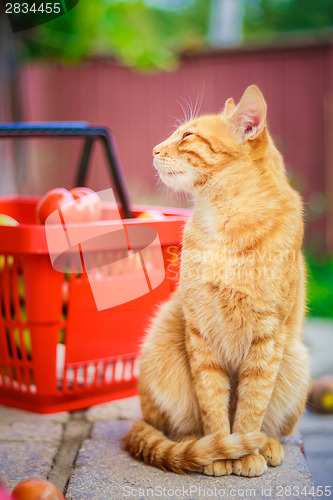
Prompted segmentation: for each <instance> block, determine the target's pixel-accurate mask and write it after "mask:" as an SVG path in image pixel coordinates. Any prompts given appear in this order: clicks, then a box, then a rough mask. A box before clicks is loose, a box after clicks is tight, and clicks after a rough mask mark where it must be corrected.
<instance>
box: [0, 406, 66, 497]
mask: <svg viewBox="0 0 333 500" xmlns="http://www.w3.org/2000/svg"><path fill="white" fill-rule="evenodd" d="M68 419H69V413H66V412H63V413H57V414H53V415H39V414H36V413H31V412H27V411H23V410H19V409H16V408H9V407H6V406H3V405H0V479H1V481H2V482H3V484H4V485H5V486H6V487H7V488H8V489H9V490H11V489H12V488H13V487H14V486H15V485H16V484H17V483H19V482H20V481H24V480H26V479H31V478H36V477H37V478H43V479H46V478H47V476H48V474H49V472H50V470H51V468H52V465H53V460H54V457H55V455H56V453H57V450H58V448H59V445H60V442H61V438H62V433H63V426H64V424H65V423H66V422H67V421H68Z"/></svg>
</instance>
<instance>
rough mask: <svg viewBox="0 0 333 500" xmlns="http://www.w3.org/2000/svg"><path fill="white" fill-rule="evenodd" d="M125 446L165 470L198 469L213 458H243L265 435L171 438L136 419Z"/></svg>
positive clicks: (125, 448) (260, 446)
mask: <svg viewBox="0 0 333 500" xmlns="http://www.w3.org/2000/svg"><path fill="white" fill-rule="evenodd" d="M123 442H124V444H123V449H124V450H126V451H128V452H129V453H130V454H131V455H132V456H133V457H134V458H136V459H137V460H141V461H144V462H145V463H146V464H148V465H153V466H154V467H158V468H159V469H162V470H164V471H166V470H170V471H173V472H177V473H183V472H184V471H198V470H200V469H202V467H203V466H204V465H208V464H210V463H212V462H213V461H214V460H221V459H232V458H240V457H242V456H243V455H246V454H248V453H251V452H253V451H254V450H256V449H257V448H262V447H263V446H264V444H265V442H266V436H265V435H264V434H262V433H261V432H249V433H247V434H229V435H228V436H225V437H222V438H221V437H218V438H217V436H216V435H215V434H211V435H208V436H204V437H201V438H195V437H194V438H188V439H185V440H183V441H172V440H171V439H169V438H167V437H166V436H165V435H164V434H163V433H162V432H161V431H159V430H157V429H156V428H155V427H153V426H152V425H150V424H148V423H147V422H145V421H144V420H136V421H135V422H134V423H133V426H132V428H131V430H130V431H129V432H128V433H127V434H126V436H125V437H124V439H123Z"/></svg>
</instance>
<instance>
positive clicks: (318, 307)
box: [305, 250, 333, 319]
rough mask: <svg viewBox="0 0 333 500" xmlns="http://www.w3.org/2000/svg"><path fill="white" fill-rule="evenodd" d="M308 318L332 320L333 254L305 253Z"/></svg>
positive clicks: (307, 251)
mask: <svg viewBox="0 0 333 500" xmlns="http://www.w3.org/2000/svg"><path fill="white" fill-rule="evenodd" d="M305 259H306V263H307V280H308V285H307V303H308V308H309V311H308V316H316V317H320V318H331V319H333V254H324V255H316V254H315V253H312V252H311V251H309V250H306V251H305Z"/></svg>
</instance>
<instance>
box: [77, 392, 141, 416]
mask: <svg viewBox="0 0 333 500" xmlns="http://www.w3.org/2000/svg"><path fill="white" fill-rule="evenodd" d="M86 417H87V419H88V420H89V421H91V422H96V421H99V420H104V421H110V420H121V419H135V418H141V408H140V400H139V398H138V397H133V398H125V399H119V400H117V401H112V402H111V403H104V404H101V405H96V406H93V407H92V408H89V409H88V410H87V414H86Z"/></svg>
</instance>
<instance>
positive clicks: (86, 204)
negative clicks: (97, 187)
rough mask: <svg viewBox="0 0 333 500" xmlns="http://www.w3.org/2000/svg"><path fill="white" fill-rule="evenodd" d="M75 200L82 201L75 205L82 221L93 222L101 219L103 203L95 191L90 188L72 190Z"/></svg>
mask: <svg viewBox="0 0 333 500" xmlns="http://www.w3.org/2000/svg"><path fill="white" fill-rule="evenodd" d="M70 192H71V194H72V196H73V198H74V200H80V201H77V202H76V203H75V206H76V207H77V209H78V211H79V212H80V217H81V220H84V221H85V222H90V221H91V222H92V221H96V220H100V219H101V212H102V202H101V199H100V197H99V196H98V194H97V193H95V191H93V190H92V189H89V188H84V187H77V188H74V189H71V191H70Z"/></svg>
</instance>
